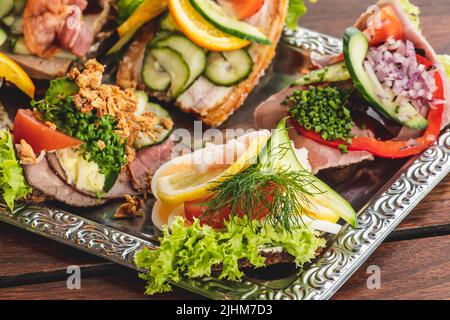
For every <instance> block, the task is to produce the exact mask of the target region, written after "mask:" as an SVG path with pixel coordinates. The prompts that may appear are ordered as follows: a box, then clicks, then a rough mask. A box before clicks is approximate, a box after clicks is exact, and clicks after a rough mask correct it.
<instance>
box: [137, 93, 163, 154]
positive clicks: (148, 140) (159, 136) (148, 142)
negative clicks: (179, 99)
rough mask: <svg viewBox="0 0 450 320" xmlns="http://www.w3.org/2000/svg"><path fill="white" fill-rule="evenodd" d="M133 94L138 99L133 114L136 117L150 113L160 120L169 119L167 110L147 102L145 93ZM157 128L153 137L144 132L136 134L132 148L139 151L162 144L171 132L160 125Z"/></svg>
mask: <svg viewBox="0 0 450 320" xmlns="http://www.w3.org/2000/svg"><path fill="white" fill-rule="evenodd" d="M135 94H136V95H137V97H138V107H137V110H136V112H135V114H136V115H142V114H143V113H146V112H152V113H154V114H156V115H157V116H158V117H159V118H160V119H170V114H169V113H168V112H167V110H166V109H164V108H163V107H161V106H160V105H159V104H157V103H153V102H150V101H149V100H148V95H147V94H146V93H145V92H143V91H136V92H135ZM157 127H158V130H159V132H158V133H156V134H153V135H149V134H146V133H144V132H140V133H138V135H137V137H136V138H135V140H134V142H133V146H134V148H135V149H137V150H139V149H142V148H146V147H150V146H152V145H155V144H159V143H162V142H163V141H165V140H166V139H167V138H168V137H169V135H170V133H171V132H172V130H167V129H166V128H165V127H164V126H162V125H161V124H159V125H158V126H157Z"/></svg>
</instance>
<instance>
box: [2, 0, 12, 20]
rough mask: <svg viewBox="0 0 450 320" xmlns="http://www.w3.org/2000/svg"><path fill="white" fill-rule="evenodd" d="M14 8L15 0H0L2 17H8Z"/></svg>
mask: <svg viewBox="0 0 450 320" xmlns="http://www.w3.org/2000/svg"><path fill="white" fill-rule="evenodd" d="M13 9H14V0H0V18H3V17H6V16H7V15H8V14H10V13H11V11H12V10H13Z"/></svg>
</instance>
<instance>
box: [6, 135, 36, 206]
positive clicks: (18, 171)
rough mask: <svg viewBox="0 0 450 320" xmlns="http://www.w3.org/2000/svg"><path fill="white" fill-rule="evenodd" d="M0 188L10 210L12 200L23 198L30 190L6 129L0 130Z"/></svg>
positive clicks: (12, 203)
mask: <svg viewBox="0 0 450 320" xmlns="http://www.w3.org/2000/svg"><path fill="white" fill-rule="evenodd" d="M0 190H1V193H2V198H3V200H4V201H5V202H6V204H7V205H8V207H9V208H10V209H11V210H13V208H14V200H17V199H21V198H24V197H26V196H27V195H28V194H29V193H30V192H31V188H30V187H29V186H28V185H27V183H26V181H25V177H24V176H23V171H22V167H21V166H20V165H19V163H18V162H17V158H16V154H15V151H14V146H13V142H12V136H11V133H10V132H9V131H8V130H0Z"/></svg>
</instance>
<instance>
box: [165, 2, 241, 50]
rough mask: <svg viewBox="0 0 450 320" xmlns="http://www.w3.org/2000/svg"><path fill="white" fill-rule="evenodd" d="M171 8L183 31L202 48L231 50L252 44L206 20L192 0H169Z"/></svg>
mask: <svg viewBox="0 0 450 320" xmlns="http://www.w3.org/2000/svg"><path fill="white" fill-rule="evenodd" d="M169 10H170V13H171V15H172V17H173V18H174V20H175V21H176V23H177V25H178V26H179V27H180V29H181V31H182V32H183V33H184V34H185V35H186V36H187V37H188V38H189V39H191V41H192V42H194V43H195V44H197V45H198V46H200V47H202V48H205V49H208V50H211V51H231V50H237V49H241V48H244V47H246V46H248V45H249V44H250V41H247V40H243V39H239V38H237V37H234V36H231V35H229V34H226V33H225V32H222V31H221V30H219V29H217V28H216V27H215V26H213V25H212V24H211V23H209V22H208V21H206V20H205V18H203V17H202V16H201V14H200V13H198V12H197V11H196V10H195V9H194V7H193V6H192V5H191V3H190V0H169Z"/></svg>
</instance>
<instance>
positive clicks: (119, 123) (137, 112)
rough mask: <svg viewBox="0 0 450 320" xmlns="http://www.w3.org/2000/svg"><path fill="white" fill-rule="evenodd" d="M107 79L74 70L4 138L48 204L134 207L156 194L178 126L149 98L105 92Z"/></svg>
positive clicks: (96, 70)
mask: <svg viewBox="0 0 450 320" xmlns="http://www.w3.org/2000/svg"><path fill="white" fill-rule="evenodd" d="M103 71H104V69H103V66H102V65H101V64H99V63H98V62H97V61H96V60H88V61H87V62H86V65H85V68H84V70H82V71H80V70H78V69H76V68H73V69H71V71H70V72H69V74H68V75H67V77H64V78H59V79H56V80H52V81H51V82H50V87H49V89H48V90H47V92H46V93H45V96H44V97H43V98H42V99H40V100H33V101H32V103H31V109H19V110H18V112H17V114H16V116H15V119H14V124H13V130H12V138H11V137H9V136H10V135H11V134H10V133H9V132H8V131H3V132H2V147H3V148H4V149H6V150H8V160H10V161H11V166H12V167H14V168H20V167H17V166H18V165H19V164H20V166H21V167H22V168H23V171H24V175H25V178H26V182H27V184H28V185H29V186H30V187H31V188H32V189H33V190H34V191H38V193H39V194H40V195H41V196H44V199H46V200H49V199H50V200H51V199H55V200H58V201H60V202H63V203H66V204H68V205H71V206H78V207H89V206H95V205H99V204H102V203H104V202H105V201H107V200H109V199H115V198H125V197H127V199H128V200H130V201H131V200H133V199H131V197H133V196H137V195H142V194H145V193H147V192H148V191H149V190H150V180H151V176H152V174H153V173H154V172H155V171H156V169H157V168H158V167H159V165H161V164H162V163H164V162H166V161H168V160H169V159H170V158H171V155H172V147H173V143H172V141H171V139H168V138H169V136H170V133H171V131H172V126H173V122H172V120H171V118H170V115H169V114H168V113H167V111H166V110H165V109H163V108H162V107H161V106H159V105H157V104H155V103H152V102H150V101H149V99H148V96H147V95H146V94H145V93H143V92H135V91H133V90H122V89H120V88H119V87H117V86H115V85H109V84H103V83H102V74H103ZM8 137H9V138H8ZM11 141H13V142H14V143H15V144H16V149H17V155H18V157H17V159H18V162H17V163H16V164H14V160H15V159H16V158H15V157H14V149H11ZM2 168H3V170H4V166H3V164H2ZM17 170H18V171H15V172H16V173H17V176H16V178H17V177H19V175H20V171H21V169H17ZM2 172H3V171H2ZM13 180H14V179H13ZM13 180H11V179H6V183H12V185H9V186H2V189H3V190H14V188H15V183H16V182H15V181H13ZM18 181H19V179H18V178H17V183H18V185H17V186H19V185H20V183H19V182H18ZM17 186H16V187H17ZM18 190H19V189H18ZM11 192H12V193H16V194H17V197H13V198H21V196H23V193H22V192H19V191H17V192H13V191H11ZM8 204H9V205H10V206H11V205H12V202H8Z"/></svg>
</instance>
